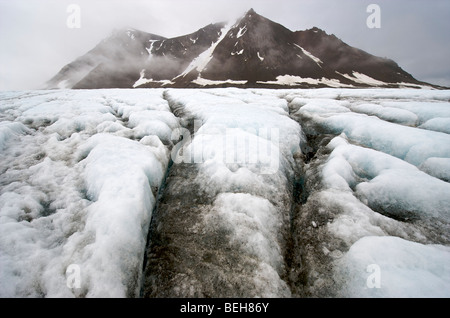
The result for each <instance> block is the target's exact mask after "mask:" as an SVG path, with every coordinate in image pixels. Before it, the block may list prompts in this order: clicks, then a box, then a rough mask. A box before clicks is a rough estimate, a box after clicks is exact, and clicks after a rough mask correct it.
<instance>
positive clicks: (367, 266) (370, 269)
mask: <svg viewBox="0 0 450 318" xmlns="http://www.w3.org/2000/svg"><path fill="white" fill-rule="evenodd" d="M449 262H450V248H449V247H448V246H442V245H424V244H419V243H415V242H410V241H407V240H403V239H401V238H397V237H386V236H383V237H378V236H375V237H374V236H367V237H364V238H361V239H360V240H358V241H357V242H356V243H355V244H353V245H352V247H351V248H350V250H349V251H348V253H347V254H346V255H345V256H344V257H343V258H342V259H341V260H339V262H337V263H338V264H339V266H338V267H337V268H336V269H335V271H336V272H337V274H336V275H337V277H339V279H342V281H343V285H344V286H343V288H342V291H341V296H342V297H401V298H405V297H414V298H417V297H419V298H422V297H443V298H448V297H449V295H450V269H449V267H448V264H449Z"/></svg>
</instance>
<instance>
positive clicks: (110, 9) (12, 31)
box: [0, 0, 450, 90]
mask: <svg viewBox="0 0 450 318" xmlns="http://www.w3.org/2000/svg"><path fill="white" fill-rule="evenodd" d="M372 2H373V1H361V0H344V1H342V0H341V1H335V0H319V1H312V0H311V1H308V0H303V1H301V0H280V1H273V0H271V1H268V0H257V1H256V0H239V1H238V0H214V1H207V0H187V1H186V0H169V1H168V0H164V1H162V0H161V1H153V0H150V1H142V0H130V1H117V0H115V1H114V0H113V1H111V0H108V1H106V0H95V1H93V0H91V1H88V0H70V1H68V0H15V1H11V0H0V41H1V49H0V90H12V89H35V88H41V87H43V85H44V83H45V82H46V81H47V80H49V79H50V78H51V77H52V76H54V75H55V74H56V73H57V72H58V71H59V70H60V69H61V68H62V67H63V66H64V65H66V64H67V63H70V62H71V61H73V60H74V59H75V58H77V57H78V56H81V55H83V54H85V53H86V52H88V51H89V50H91V49H92V48H93V47H94V46H95V45H96V44H98V43H99V42H100V41H101V40H102V39H104V38H106V37H108V36H109V35H110V34H111V33H112V32H113V31H114V30H115V29H120V28H124V27H131V28H136V29H139V30H142V31H145V32H150V33H154V34H157V35H160V36H164V37H174V36H179V35H184V34H188V33H191V32H194V31H196V30H197V29H199V28H201V27H204V26H206V25H208V24H210V23H215V22H221V21H228V20H233V19H237V18H239V17H240V16H241V15H243V14H244V13H245V12H246V11H247V10H248V9H250V8H253V9H254V10H255V11H256V12H257V13H259V14H261V15H263V16H265V17H267V18H269V19H271V20H273V21H275V22H278V23H280V24H282V25H284V26H285V27H287V28H289V29H291V30H293V31H295V30H304V29H308V28H312V27H313V26H317V27H319V28H321V29H323V30H324V31H326V32H327V33H329V34H335V35H336V36H337V37H339V38H340V39H341V40H343V41H344V42H346V43H347V44H349V45H352V46H355V47H358V48H360V49H363V50H365V51H367V52H369V53H371V54H374V55H377V56H381V57H388V58H390V59H393V60H394V61H396V62H397V63H398V64H399V65H400V66H401V67H402V68H403V69H404V70H406V71H407V72H409V73H411V74H412V75H413V76H414V77H415V78H417V79H419V80H423V81H429V82H431V83H433V84H441V85H448V86H450V63H448V57H449V56H450V41H448V39H449V36H448V32H449V30H450V20H449V19H448V16H449V13H450V1H446V0H434V1H426V0H398V1H387V0H383V1H382V0H379V1H376V3H377V4H378V5H379V6H380V8H381V15H380V17H381V28H379V29H370V28H368V27H367V24H366V19H367V17H368V16H369V14H370V13H367V12H366V9H367V6H368V5H369V4H370V3H372ZM70 4H75V5H77V6H78V8H80V21H79V22H80V24H79V26H80V27H79V28H70V27H69V25H68V23H67V22H68V19H69V18H70V16H71V12H67V9H68V6H69V5H70Z"/></svg>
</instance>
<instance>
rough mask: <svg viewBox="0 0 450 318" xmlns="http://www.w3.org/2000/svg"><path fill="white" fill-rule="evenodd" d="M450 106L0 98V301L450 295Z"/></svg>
mask: <svg viewBox="0 0 450 318" xmlns="http://www.w3.org/2000/svg"><path fill="white" fill-rule="evenodd" d="M248 32H249V30H247V31H245V29H242V31H241V34H240V35H241V36H240V38H245V36H246V35H247V33H248ZM194 40H195V39H194ZM308 51H309V50H308ZM449 99H450V92H449V91H448V90H416V89H358V90H355V89H343V88H336V89H314V90H298V89H283V90H269V89H237V88H228V89H205V90H202V89H195V90H194V89H183V90H178V89H125V90H110V89H108V90H57V91H22V92H1V93H0V147H1V148H0V295H1V296H2V297H55V296H57V297H140V296H144V297H197V296H198V297H410V296H413V297H448V296H449V293H448V291H449V290H450V279H449V277H450V271H449V269H448V266H447V264H448V259H449V257H450V251H449V246H450V245H449V244H450V232H449V230H448V229H449V225H450V224H449V223H450V215H449V213H450V210H449V208H448V207H449V206H450V202H448V198H447V197H448V195H447V193H449V191H450V188H449V183H448V182H449V179H450V176H449V171H450V165H449V163H450V150H449V148H448V145H449V144H450V142H449V141H450V140H449V138H448V136H449V135H448V133H447V132H446V131H445V130H444V131H443V130H442V129H441V130H440V132H438V131H436V130H437V128H438V127H439V126H442V124H441V123H440V122H445V121H446V120H447V119H448V118H450V112H449V110H450V104H449V102H448V101H449ZM427 123H428V124H427ZM77 270H78V272H77ZM76 274H78V276H77V275H76ZM78 283H79V285H77V284H78Z"/></svg>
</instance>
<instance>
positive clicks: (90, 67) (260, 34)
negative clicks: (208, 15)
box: [47, 9, 431, 88]
mask: <svg viewBox="0 0 450 318" xmlns="http://www.w3.org/2000/svg"><path fill="white" fill-rule="evenodd" d="M422 85H427V86H431V85H430V84H427V83H424V82H420V81H418V80H416V79H415V78H414V77H413V76H412V75H411V74H409V73H407V72H406V71H404V70H403V69H402V68H401V67H400V66H399V65H398V64H397V63H395V62H394V61H392V60H390V59H386V58H381V57H377V56H374V55H371V54H369V53H367V52H365V51H363V50H360V49H358V48H355V47H351V46H349V45H347V44H346V43H344V42H343V41H342V40H340V39H339V38H337V37H336V36H335V35H329V34H327V33H326V32H325V31H323V30H321V29H319V28H316V27H314V28H312V29H309V30H304V31H295V32H294V31H291V30H289V29H287V28H285V27H284V26H282V25H281V24H279V23H276V22H274V21H271V20H269V19H267V18H265V17H263V16H261V15H259V14H257V13H256V12H255V11H254V10H253V9H250V10H249V11H248V12H246V13H245V15H244V16H243V17H241V18H240V19H238V20H237V21H236V22H235V23H233V24H230V23H228V24H227V23H215V24H210V25H208V26H205V27H204V28H201V29H199V30H198V31H196V32H194V33H191V34H187V35H184V36H179V37H175V38H169V39H167V38H164V37H161V36H158V35H154V34H150V33H146V32H143V31H139V30H135V29H124V30H118V31H116V32H114V34H113V35H112V36H110V37H109V38H107V39H105V40H103V41H102V42H101V43H100V44H98V45H97V46H96V47H95V48H94V49H93V50H91V51H89V52H88V53H87V54H85V55H83V56H81V57H79V58H78V59H76V60H75V61H74V62H72V63H70V64H68V65H66V66H64V67H63V68H62V69H61V71H60V72H59V73H58V74H56V75H55V76H54V77H53V78H52V79H51V80H50V81H49V82H48V83H47V87H48V88H131V87H140V88H150V87H226V86H237V87H269V88H270V87H272V88H283V87H290V88H294V87H372V86H379V87H400V86H410V87H420V86H422Z"/></svg>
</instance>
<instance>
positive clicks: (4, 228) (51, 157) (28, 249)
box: [0, 90, 178, 297]
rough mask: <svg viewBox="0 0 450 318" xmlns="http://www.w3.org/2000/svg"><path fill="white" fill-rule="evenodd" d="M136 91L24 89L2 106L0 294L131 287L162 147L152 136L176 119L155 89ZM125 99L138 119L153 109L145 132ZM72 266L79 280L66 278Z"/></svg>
mask: <svg viewBox="0 0 450 318" xmlns="http://www.w3.org/2000/svg"><path fill="white" fill-rule="evenodd" d="M138 92H139V91H135V93H136V94H134V95H133V94H132V96H127V95H128V94H126V91H120V90H98V91H57V92H47V91H37V92H33V93H28V92H26V93H23V94H21V95H19V96H17V97H14V98H13V99H12V100H10V102H11V101H12V103H11V105H10V107H5V108H4V109H3V112H2V116H3V117H7V118H10V119H12V120H14V122H11V121H6V120H5V121H2V122H1V124H0V125H1V126H0V127H1V128H2V129H1V132H2V141H3V143H2V146H3V148H4V149H3V150H4V152H2V153H1V162H2V164H1V171H2V174H1V176H0V183H1V184H2V187H1V190H0V207H1V213H0V227H1V231H0V249H1V257H0V263H1V265H0V268H1V271H0V282H1V286H2V288H1V290H0V294H1V296H3V297H42V296H46V297H74V296H76V297H78V296H85V297H126V296H131V297H135V296H137V295H139V291H140V277H141V268H142V264H143V253H144V249H145V245H146V239H147V231H148V226H149V222H150V218H151V213H152V210H153V207H154V204H155V196H156V194H157V190H158V188H159V187H160V186H161V183H162V179H163V177H164V174H165V171H166V169H167V165H168V161H169V154H170V152H169V147H170V143H169V142H168V143H167V144H166V145H164V144H163V143H162V141H161V140H165V139H168V140H169V141H170V133H167V130H168V129H169V130H170V129H171V128H175V127H177V125H178V121H177V120H176V119H175V117H174V116H173V114H172V113H171V112H170V108H169V106H168V104H167V102H166V101H165V100H164V99H163V98H162V91H161V90H159V91H158V90H154V91H151V92H148V91H146V92H142V94H139V93H138ZM143 96H145V98H142V97H143ZM13 106H14V107H13ZM133 108H134V110H135V111H136V112H137V113H139V114H140V115H141V116H142V117H143V118H146V117H145V115H148V113H149V112H152V111H153V112H154V115H155V116H153V117H152V123H153V126H154V127H153V128H152V130H151V131H150V132H147V134H145V136H143V135H144V134H142V133H141V131H140V129H144V128H145V127H143V128H141V127H140V124H141V123H140V122H139V120H134V119H133V117H132V115H133ZM119 114H121V115H128V116H130V117H131V122H132V124H136V125H135V126H132V125H131V127H126V125H127V124H128V123H129V122H128V121H125V119H127V120H128V118H123V117H122V116H121V115H119ZM168 127H171V128H168ZM100 132H101V133H100ZM130 137H133V138H136V139H138V140H140V141H135V140H130V139H128V138H130ZM160 138H161V139H160ZM71 265H76V266H79V268H80V286H79V288H71V287H70V286H69V285H68V283H67V282H68V276H67V275H66V270H67V269H68V268H70V266H71Z"/></svg>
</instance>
